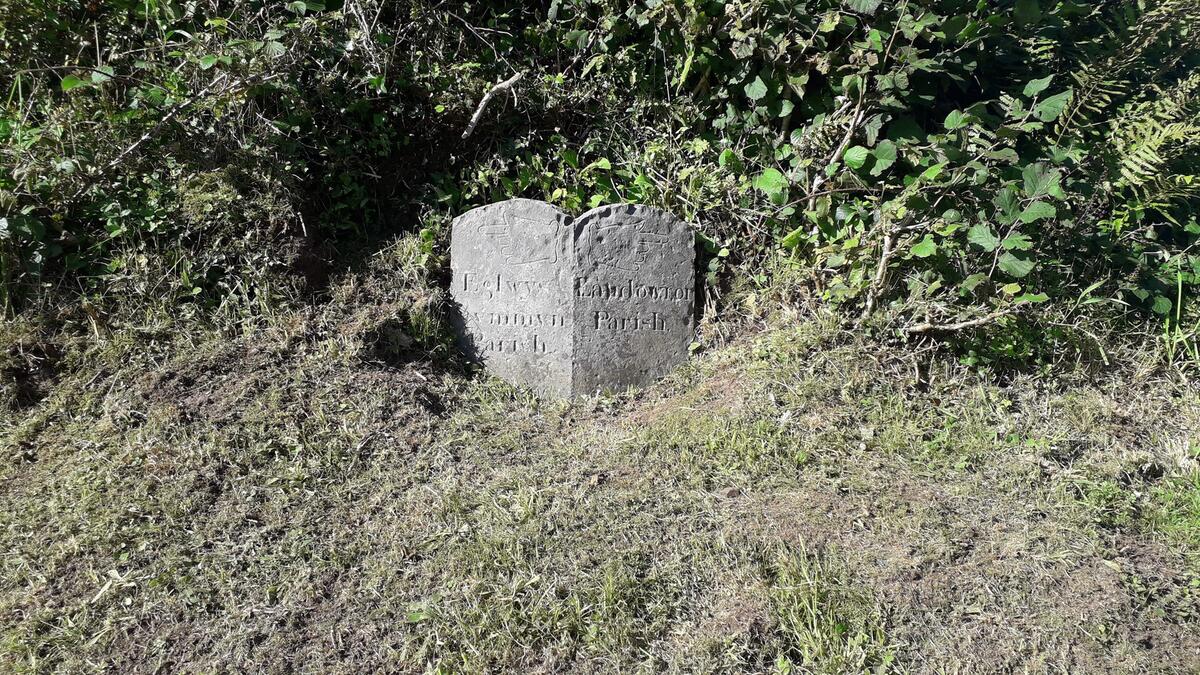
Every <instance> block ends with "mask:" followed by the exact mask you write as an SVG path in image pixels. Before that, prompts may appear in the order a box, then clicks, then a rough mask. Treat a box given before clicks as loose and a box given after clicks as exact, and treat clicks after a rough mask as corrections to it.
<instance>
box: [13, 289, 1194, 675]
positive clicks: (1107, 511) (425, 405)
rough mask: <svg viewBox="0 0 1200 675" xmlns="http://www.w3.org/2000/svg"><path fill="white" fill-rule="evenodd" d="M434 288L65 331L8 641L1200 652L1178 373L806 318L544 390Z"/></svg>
mask: <svg viewBox="0 0 1200 675" xmlns="http://www.w3.org/2000/svg"><path fill="white" fill-rule="evenodd" d="M360 290H361V289H360ZM354 292H358V291H356V290H355V287H353V285H352V286H351V287H343V288H341V289H340V290H339V291H338V293H341V294H342V296H341V297H342V299H343V300H344V299H346V298H347V297H349V296H350V295H352V294H353V293H354ZM417 304H419V303H417ZM354 306H355V305H353V304H337V303H334V304H331V305H330V307H354ZM415 306H416V305H414V304H412V303H411V302H408V303H407V304H406V301H404V300H403V298H402V297H401V296H397V298H396V303H395V304H391V305H389V304H387V303H377V304H375V305H365V304H363V305H358V307H360V309H357V310H354V311H351V310H348V309H341V310H335V309H326V310H308V311H306V312H302V313H299V314H294V315H287V316H280V317H276V318H275V319H274V320H272V321H271V322H270V323H269V324H267V325H264V326H260V327H255V328H247V329H246V332H245V333H244V334H243V335H240V336H230V335H228V334H227V335H223V336H222V335H217V334H210V333H204V332H202V331H200V330H199V329H197V331H196V332H194V333H192V334H190V335H182V334H176V335H174V336H169V335H164V334H156V333H153V332H147V333H137V332H133V331H130V332H126V333H122V334H114V335H109V336H106V337H104V338H103V339H101V338H98V337H97V336H89V337H88V338H87V339H84V340H81V341H80V345H79V346H71V345H65V346H62V347H61V348H60V351H61V352H62V354H61V355H60V356H59V359H60V362H59V373H60V374H59V375H58V377H57V379H48V380H45V381H42V382H41V383H40V385H39V386H40V387H42V389H43V391H42V394H44V395H46V397H45V399H44V400H41V401H38V400H37V399H38V398H40V397H33V399H34V400H31V401H27V402H26V404H25V405H24V406H23V407H20V408H19V409H18V411H17V412H16V413H15V414H14V415H12V416H10V417H6V418H5V419H4V420H3V421H2V422H0V447H2V448H3V449H4V455H5V463H4V465H3V469H2V476H0V550H2V551H3V552H4V554H3V557H2V558H0V571H2V573H0V615H2V616H3V617H4V622H3V625H4V628H3V636H2V637H0V663H3V664H4V666H3V669H4V670H10V671H12V670H15V671H18V672H20V671H30V672H50V671H62V672H80V671H85V672H86V671H93V670H112V671H114V672H156V671H161V672H169V671H177V670H184V671H190V670H203V671H214V670H215V671H224V670H230V671H260V672H261V671H266V672H286V671H293V670H295V671H301V672H368V671H376V670H395V671H404V672H423V671H428V670H440V671H441V672H459V671H461V672H479V671H493V672H500V671H513V670H520V671H534V672H559V671H562V670H564V669H569V670H573V671H577V672H598V671H616V670H622V671H626V670H634V669H638V668H646V669H651V670H659V669H667V670H689V671H701V672H711V671H719V670H727V671H728V670H754V671H772V672H808V671H815V672H846V671H860V670H875V669H877V668H883V669H884V670H911V671H915V672H935V671H936V672H941V671H955V670H961V671H969V672H987V671H993V672H995V671H1011V670H1027V669H1028V670H1035V671H1042V670H1059V669H1064V670H1076V671H1082V672H1089V671H1090V672H1097V671H1100V670H1112V671H1122V672H1134V671H1146V670H1150V671H1156V672H1164V671H1174V672H1187V671H1195V670H1197V669H1198V668H1200V562H1198V561H1200V557H1198V556H1200V456H1198V448H1200V437H1198V436H1197V433H1198V432H1197V429H1200V400H1198V397H1197V395H1196V393H1195V391H1194V390H1189V389H1188V388H1186V387H1184V386H1180V385H1175V384H1171V383H1170V382H1169V381H1167V380H1165V379H1156V376H1154V375H1152V374H1148V373H1152V372H1153V371H1149V370H1146V371H1139V370H1138V369H1137V368H1136V367H1134V366H1133V365H1129V364H1127V367H1126V368H1124V370H1123V373H1124V374H1121V375H1106V376H1104V377H1097V376H1096V375H1095V374H1093V373H1089V372H1087V371H1085V370H1083V369H1082V368H1080V369H1077V370H1076V371H1075V372H1074V374H1071V375H1064V376H1061V377H1058V378H1056V379H1047V378H1034V377H1032V376H1030V377H1018V378H1016V379H1015V380H1014V381H1012V382H1009V383H1007V384H1005V385H998V384H995V383H989V382H986V381H984V380H983V379H981V378H980V377H979V376H976V375H974V374H972V373H971V372H968V371H965V370H962V369H959V368H957V367H953V366H949V365H944V364H945V363H947V361H948V360H947V359H944V358H932V357H930V355H928V354H918V353H916V352H910V351H908V350H903V349H897V348H896V347H894V346H893V347H883V346H880V345H878V344H872V343H869V342H866V341H865V340H862V339H859V338H856V337H854V336H851V335H849V334H847V333H844V332H841V331H838V330H837V329H835V328H834V327H832V324H831V323H828V322H825V321H823V320H822V319H821V318H820V317H812V316H808V317H804V316H796V315H788V314H783V313H780V314H779V315H778V316H775V317H774V318H773V319H772V320H770V321H769V322H767V325H766V327H765V328H759V329H754V330H746V329H745V328H743V329H741V330H740V331H739V337H737V338H735V339H733V340H732V341H730V342H729V343H728V344H726V346H724V347H721V348H719V349H715V350H712V351H710V352H708V353H702V354H700V355H699V356H698V357H697V358H696V359H695V360H694V361H693V362H692V363H691V364H690V365H689V366H686V367H685V368H683V369H682V370H681V371H680V372H679V373H678V374H677V375H676V376H675V377H673V378H672V379H670V380H668V381H666V382H664V383H662V384H661V385H659V386H656V387H653V388H651V389H650V390H647V391H643V392H640V393H634V394H628V395H621V396H617V397H613V398H601V399H591V400H585V401H581V402H579V403H576V404H566V403H550V402H538V401H536V400H534V399H532V398H530V397H528V396H526V395H523V394H522V393H521V392H519V391H515V390H512V389H510V388H508V387H507V386H505V385H503V384H501V383H498V382H496V381H494V380H489V379H487V378H485V377H483V376H480V375H478V374H475V375H473V374H471V373H470V372H468V371H467V370H466V369H465V368H464V367H463V366H462V364H461V363H460V362H459V361H457V360H456V359H455V358H453V357H452V356H450V355H449V354H450V352H439V351H438V350H437V349H434V350H433V351H422V350H420V349H417V348H416V347H414V346H413V345H414V341H416V340H417V338H416V337H414V336H413V335H412V333H413V331H414V330H415V329H414V326H416V325H419V323H420V322H419V321H415V319H414V317H418V316H419V313H418V312H417V311H416V309H414V307H415ZM362 307H368V308H369V309H362ZM827 324H828V325H827ZM26 328H28V326H26ZM7 330H8V331H10V333H11V334H10V335H7V336H6V340H7V342H6V344H8V345H10V347H9V351H8V358H9V360H10V363H16V362H17V361H19V360H20V358H21V356H20V355H21V354H25V357H28V358H32V357H30V356H29V350H31V349H32V348H33V343H32V342H31V339H32V338H30V337H29V336H28V335H26V336H25V337H23V338H22V337H21V335H19V333H20V331H21V330H22V325H21V324H11V325H10V326H9V327H8V329H7ZM713 332H714V334H715V333H719V332H720V331H717V330H713ZM22 340H24V341H22ZM21 349H24V350H26V351H25V352H22V351H21ZM431 354H434V355H436V354H444V355H443V356H430V355H431ZM931 364H932V365H931Z"/></svg>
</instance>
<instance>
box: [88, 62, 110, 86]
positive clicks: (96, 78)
mask: <svg viewBox="0 0 1200 675" xmlns="http://www.w3.org/2000/svg"><path fill="white" fill-rule="evenodd" d="M114 72H115V71H113V67H112V66H99V67H98V68H96V69H95V70H93V71H92V84H100V83H102V82H108V81H109V80H111V79H112V77H113V73H114Z"/></svg>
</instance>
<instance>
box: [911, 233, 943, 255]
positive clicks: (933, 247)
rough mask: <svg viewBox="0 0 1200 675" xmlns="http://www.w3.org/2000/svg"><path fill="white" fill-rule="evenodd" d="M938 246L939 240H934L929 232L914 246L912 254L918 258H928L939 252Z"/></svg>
mask: <svg viewBox="0 0 1200 675" xmlns="http://www.w3.org/2000/svg"><path fill="white" fill-rule="evenodd" d="M937 248H938V247H937V242H935V241H934V240H933V236H932V235H928V234H927V235H925V238H924V239H922V240H921V241H919V242H917V243H916V244H915V245H914V246H913V247H912V255H913V256H915V257H917V258H928V257H929V256H931V255H933V254H934V253H937Z"/></svg>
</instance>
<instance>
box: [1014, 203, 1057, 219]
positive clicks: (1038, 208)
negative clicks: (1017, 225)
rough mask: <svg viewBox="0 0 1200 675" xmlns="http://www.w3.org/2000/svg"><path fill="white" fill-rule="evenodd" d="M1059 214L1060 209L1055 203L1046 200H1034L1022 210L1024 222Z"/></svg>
mask: <svg viewBox="0 0 1200 675" xmlns="http://www.w3.org/2000/svg"><path fill="white" fill-rule="evenodd" d="M1057 215H1058V210H1057V209H1055V208H1054V206H1053V205H1051V204H1047V203H1046V202H1040V201H1039V202H1034V203H1032V204H1030V205H1029V206H1026V207H1025V210H1024V211H1022V212H1021V222H1022V223H1036V222H1037V221H1039V220H1043V219H1046V218H1053V217H1054V216H1057Z"/></svg>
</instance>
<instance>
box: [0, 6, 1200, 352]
mask: <svg viewBox="0 0 1200 675" xmlns="http://www.w3.org/2000/svg"><path fill="white" fill-rule="evenodd" d="M8 4H9V5H10V6H9V7H7V8H5V9H6V11H7V15H8V19H7V20H6V22H5V24H4V26H3V28H0V31H3V32H2V33H0V45H3V46H2V47H0V66H2V67H3V72H4V73H5V75H4V78H5V85H6V90H7V91H9V92H10V95H9V96H8V98H7V103H6V107H5V108H4V112H3V114H2V116H0V139H2V141H3V157H4V164H3V173H2V174H0V204H3V208H4V212H5V213H6V220H5V221H3V222H4V229H3V233H2V236H3V239H0V277H2V279H3V282H2V283H0V286H2V287H3V288H4V291H3V293H4V295H3V296H0V302H2V303H3V304H5V305H6V306H9V307H10V308H11V307H16V306H19V303H18V302H17V297H18V296H21V297H24V298H29V297H31V296H36V295H37V294H38V293H42V292H43V291H39V290H38V286H37V285H38V284H39V283H45V282H47V281H56V280H62V279H69V280H72V281H73V283H72V284H71V286H72V287H75V288H80V289H82V290H83V291H84V292H85V293H89V294H103V293H106V292H107V293H111V294H113V295H114V296H115V297H120V298H128V297H129V296H130V294H136V293H139V292H142V293H150V292H152V291H150V290H143V291H138V290H136V289H137V288H145V289H155V290H153V292H155V293H159V294H161V293H162V291H163V289H166V288H169V289H171V293H172V294H173V295H172V296H171V298H172V299H171V300H170V301H169V302H170V303H192V304H196V303H200V304H201V305H203V304H204V303H209V304H216V305H221V304H222V302H223V301H225V302H226V303H227V302H228V300H227V299H228V298H229V297H230V296H231V295H234V296H237V297H239V298H243V297H244V298H248V299H257V300H258V301H260V302H261V301H263V298H262V296H263V294H264V293H269V292H268V291H267V290H265V289H271V288H283V289H285V290H286V289H287V288H290V287H291V286H288V285H286V284H285V285H284V286H282V287H281V286H279V285H278V284H277V281H278V280H279V279H289V278H294V275H293V276H289V275H287V274H279V273H280V272H287V271H289V270H290V271H293V272H302V273H303V274H302V275H301V276H303V277H307V279H308V281H309V282H310V285H311V286H317V287H319V278H320V277H321V274H319V273H313V270H312V268H314V267H320V266H321V264H323V262H322V261H325V262H327V261H329V260H336V256H334V255H333V253H332V249H334V248H337V247H343V248H344V247H345V246H346V245H348V244H350V243H351V242H356V241H359V242H361V241H364V240H365V241H368V242H369V241H372V240H373V239H375V238H378V237H380V236H381V235H383V234H387V233H391V232H395V231H418V230H420V231H422V234H423V237H424V240H425V242H426V245H427V246H428V247H429V253H431V254H432V256H433V260H437V259H438V256H439V255H440V254H441V253H443V252H444V236H445V231H444V229H445V228H444V225H445V223H446V222H448V218H449V217H451V216H453V215H454V214H456V213H458V212H461V211H462V210H464V209H466V208H468V207H470V206H472V205H476V204H479V203H483V202H486V201H489V200H492V199H497V198H503V197H508V196H516V195H522V196H529V197H538V198H543V199H548V200H550V201H553V202H556V203H558V204H560V205H561V206H563V207H564V208H566V209H569V210H579V209H583V208H587V207H588V206H590V205H595V204H599V203H605V202H611V201H642V202H649V203H654V204H658V205H662V206H666V207H668V208H671V209H674V210H676V211H677V212H679V213H681V214H682V215H684V216H686V217H688V218H690V219H692V220H693V221H695V222H697V223H698V224H699V228H700V231H701V234H700V236H701V239H702V241H703V242H704V243H705V244H706V246H707V248H708V249H709V251H710V254H711V260H710V261H708V264H709V269H710V271H711V274H710V282H711V283H713V284H714V288H717V287H723V286H725V285H726V284H727V282H729V281H730V280H731V279H741V280H744V281H745V282H747V283H752V284H753V283H757V284H765V283H767V281H768V279H766V278H765V276H764V274H763V273H762V272H761V271H760V270H761V269H763V267H762V264H763V262H764V261H766V260H768V259H772V260H774V259H777V258H778V257H779V256H781V255H782V256H783V257H784V258H785V259H786V260H787V261H789V263H790V264H793V265H795V266H798V267H799V268H800V269H802V270H804V271H805V274H806V276H807V279H808V282H807V283H808V285H809V286H810V287H811V289H812V292H813V294H815V295H816V296H818V297H820V298H821V299H823V300H824V301H827V302H829V303H834V304H836V305H838V306H841V307H843V308H844V310H845V312H846V313H847V316H848V317H850V318H857V317H859V316H863V315H878V316H880V317H881V318H882V319H883V320H885V321H888V322H892V323H891V324H890V325H892V326H894V327H896V328H897V329H899V330H902V331H907V332H942V333H946V332H949V331H952V330H953V329H956V328H964V327H974V326H978V325H989V324H996V327H997V328H998V329H999V330H997V331H994V332H993V334H992V336H993V337H991V338H989V340H990V341H989V342H987V343H986V344H983V345H981V346H982V347H983V349H982V352H988V353H992V354H995V353H997V352H1008V353H1009V354H1010V355H1012V356H1016V357H1019V358H1025V357H1027V356H1028V355H1029V354H1031V353H1032V351H1033V350H1034V348H1035V347H1036V344H1037V341H1038V339H1039V338H1038V337H1037V333H1036V332H1030V331H1029V330H1028V329H1027V327H1026V328H1020V329H1019V330H1017V328H1018V327H1019V325H1018V324H1015V323H1013V321H1014V320H1015V319H1014V317H1015V316H1016V315H1018V314H1023V315H1024V316H1026V317H1027V318H1029V319H1033V320H1035V322H1036V320H1037V319H1038V317H1053V320H1047V321H1044V322H1043V324H1044V325H1043V329H1049V328H1048V327H1049V326H1052V325H1053V324H1056V323H1062V321H1063V320H1064V319H1068V318H1070V317H1077V316H1078V315H1079V314H1080V313H1081V312H1088V313H1093V314H1095V313H1098V312H1102V313H1103V314H1104V315H1105V316H1106V317H1108V318H1114V317H1117V316H1118V315H1120V316H1122V318H1123V319H1125V320H1129V319H1133V320H1135V321H1151V323H1153V322H1155V321H1158V319H1155V318H1154V317H1156V316H1161V317H1166V318H1167V319H1168V320H1170V321H1173V322H1175V324H1176V325H1177V326H1178V325H1179V324H1180V323H1181V322H1182V323H1186V321H1187V317H1188V313H1187V311H1185V307H1183V306H1182V305H1184V304H1186V301H1187V299H1188V298H1189V297H1190V296H1191V292H1192V289H1193V288H1194V286H1195V284H1196V283H1197V275H1198V274H1200V259H1198V258H1197V256H1196V255H1195V254H1194V252H1193V248H1194V244H1195V242H1196V241H1197V239H1198V235H1200V225H1198V224H1197V208H1196V205H1197V197H1198V196H1200V179H1197V177H1196V175H1195V174H1196V173H1197V171H1196V168H1195V167H1196V164H1197V161H1200V143H1198V142H1197V139H1198V138H1200V134H1198V133H1197V132H1198V131H1200V72H1198V71H1197V68H1196V66H1197V65H1198V63H1200V39H1198V35H1197V31H1198V30H1200V0H1151V1H1146V2H1104V3H1076V2H1069V1H1065V0H1053V1H1052V0H1017V1H1016V2H999V3H995V2H992V3H989V2H968V1H966V0H940V1H938V0H912V1H909V0H905V1H902V2H899V3H882V2H879V1H878V0H728V1H718V0H641V1H638V2H634V1H631V0H553V1H551V2H543V3H524V2H454V3H431V2H425V1H423V0H414V1H412V2H407V3H390V2H382V0H357V1H356V0H348V1H346V2H345V3H344V4H343V3H341V2H333V1H327V2H324V3H322V2H291V3H266V2H239V3H225V2H218V1H216V0H200V1H197V2H189V3H186V4H184V3H168V2H157V1H152V0H151V1H147V0H136V1H135V0H126V1H124V2H107V3H84V4H83V5H81V6H80V7H78V8H77V9H73V10H70V11H68V12H65V13H63V11H62V8H61V7H58V6H57V3H46V2H28V1H26V2H9V3H8ZM516 72H523V73H525V74H526V75H525V77H524V78H523V79H522V80H521V81H520V83H519V84H518V85H517V87H516V88H515V89H514V90H513V92H511V93H510V94H506V95H504V96H502V97H499V98H498V99H497V100H496V101H495V102H494V103H493V105H492V106H491V107H490V108H489V109H488V111H487V114H486V115H485V117H484V120H485V121H484V123H483V124H482V125H481V127H480V128H479V129H478V130H477V131H476V132H475V134H474V135H473V136H472V137H471V138H470V139H467V140H465V141H464V140H462V139H460V138H459V134H460V133H461V132H462V130H463V129H464V127H465V126H466V123H467V119H468V118H469V117H470V115H471V113H472V112H473V111H474V108H475V105H476V103H477V102H478V101H479V99H480V97H481V95H482V93H483V92H485V91H486V90H487V89H488V87H489V86H491V84H492V83H495V82H498V81H501V80H504V79H507V78H508V77H509V76H511V75H513V74H514V73H516ZM137 261H155V262H154V264H148V263H144V262H142V263H139V262H137ZM138 265H141V267H140V268H138V269H139V270H141V271H131V270H134V268H135V267H138ZM143 268H144V269H143ZM150 270H154V272H153V273H154V274H157V275H159V276H160V277H161V278H162V279H166V280H168V282H169V283H165V284H162V283H160V284H145V283H142V282H138V283H141V286H139V285H138V283H133V282H132V281H131V278H133V277H138V276H139V275H145V274H150V273H151V272H150ZM270 292H275V291H270ZM1035 307H1036V308H1037V311H1036V312H1035V311H1031V310H1032V309H1033V308H1035ZM1014 331H1015V332H1014ZM1014 336H1015V337H1014ZM1022 336H1023V337H1022ZM964 344H966V343H964Z"/></svg>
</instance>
